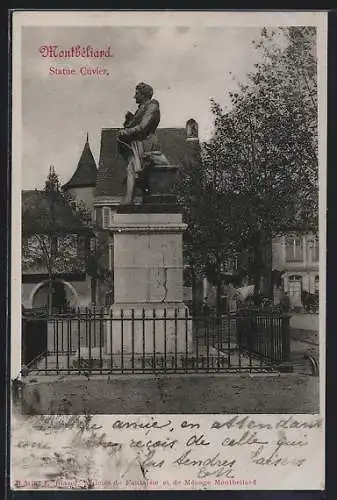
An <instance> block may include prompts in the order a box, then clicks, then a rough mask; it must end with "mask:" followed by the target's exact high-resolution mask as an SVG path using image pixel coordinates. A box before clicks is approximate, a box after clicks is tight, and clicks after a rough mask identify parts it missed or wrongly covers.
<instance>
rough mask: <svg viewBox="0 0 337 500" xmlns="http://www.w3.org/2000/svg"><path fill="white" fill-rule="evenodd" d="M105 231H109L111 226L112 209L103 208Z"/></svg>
mask: <svg viewBox="0 0 337 500" xmlns="http://www.w3.org/2000/svg"><path fill="white" fill-rule="evenodd" d="M102 226H103V229H108V228H109V226H110V207H103V224H102Z"/></svg>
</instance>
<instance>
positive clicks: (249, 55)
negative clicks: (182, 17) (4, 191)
mask: <svg viewBox="0 0 337 500" xmlns="http://www.w3.org/2000/svg"><path fill="white" fill-rule="evenodd" d="M259 33H260V28H256V27H254V28H249V27H241V28H240V27H238V28H233V27H193V28H188V27H186V28H185V27H174V26H173V27H148V28H147V27H118V26H117V27H116V26H112V27H24V28H23V29H22V188H23V189H35V188H41V187H43V185H44V181H45V178H46V176H47V174H48V171H49V167H50V165H53V166H54V168H55V170H56V172H57V173H58V174H59V176H60V179H61V182H67V181H68V180H69V179H70V177H71V175H72V174H73V172H74V171H75V169H76V166H77V163H78V160H79V158H80V154H81V152H82V149H83V146H84V143H85V140H86V134H87V132H88V134H89V143H90V146H91V150H92V152H93V155H94V158H95V160H96V162H97V164H98V159H99V149H100V136H101V129H102V128H109V127H121V126H122V123H123V120H124V115H125V113H126V111H128V110H130V111H132V112H134V111H135V110H136V108H137V105H136V103H135V101H134V99H133V95H134V87H135V85H136V84H137V83H138V82H140V81H145V82H146V83H149V84H151V85H152V87H153V88H154V97H155V98H156V99H158V100H159V103H160V108H161V123H160V127H184V126H185V123H186V121H187V120H188V119H189V118H194V119H195V120H197V122H198V123H199V133H200V138H201V139H202V140H206V139H207V138H208V137H209V136H210V134H211V130H212V123H213V118H212V114H211V111H210V99H211V98H213V99H215V100H216V101H217V102H219V103H220V104H221V105H222V106H225V107H226V106H229V97H228V93H229V91H230V90H233V89H234V88H235V86H236V85H237V83H236V81H242V80H244V79H245V78H246V75H247V73H248V72H249V71H251V70H253V68H254V63H256V62H257V61H258V59H259V57H260V56H259V54H258V52H257V51H256V50H255V49H254V47H253V45H252V41H253V40H254V39H255V40H256V39H258V37H259ZM48 44H53V45H58V46H59V47H60V48H69V47H71V46H73V45H77V44H79V45H81V46H87V45H91V46H92V47H94V48H97V49H106V48H107V47H109V46H110V47H111V53H112V54H113V57H112V58H109V59H102V60H97V59H91V60H90V59H58V60H55V59H49V58H43V57H42V56H41V54H40V51H39V49H40V47H41V46H43V45H48ZM50 66H54V67H58V68H75V69H76V71H77V74H76V75H74V76H56V75H50V74H49V68H50ZM81 66H90V67H96V66H100V67H102V68H106V70H107V71H108V73H109V74H108V75H105V76H81V75H80V74H78V73H79V68H80V67H81ZM234 77H235V79H234Z"/></svg>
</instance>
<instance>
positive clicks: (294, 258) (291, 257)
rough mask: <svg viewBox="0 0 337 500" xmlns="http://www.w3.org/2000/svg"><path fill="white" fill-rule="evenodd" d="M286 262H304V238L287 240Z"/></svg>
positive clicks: (289, 238)
mask: <svg viewBox="0 0 337 500" xmlns="http://www.w3.org/2000/svg"><path fill="white" fill-rule="evenodd" d="M286 262H303V239H302V237H295V238H294V237H288V238H286Z"/></svg>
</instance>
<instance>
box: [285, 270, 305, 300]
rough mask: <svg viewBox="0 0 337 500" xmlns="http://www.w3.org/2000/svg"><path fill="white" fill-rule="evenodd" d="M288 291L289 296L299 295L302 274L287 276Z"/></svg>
mask: <svg viewBox="0 0 337 500" xmlns="http://www.w3.org/2000/svg"><path fill="white" fill-rule="evenodd" d="M288 292H289V296H290V297H297V298H300V297H301V292H302V276H296V275H295V276H289V280H288Z"/></svg>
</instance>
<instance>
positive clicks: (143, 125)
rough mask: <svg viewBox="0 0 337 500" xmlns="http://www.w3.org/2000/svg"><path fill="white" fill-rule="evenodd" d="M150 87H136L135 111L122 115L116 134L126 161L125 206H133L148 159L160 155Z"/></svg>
mask: <svg viewBox="0 0 337 500" xmlns="http://www.w3.org/2000/svg"><path fill="white" fill-rule="evenodd" d="M152 96H153V88H152V87H151V86H150V85H148V84H146V83H143V82H142V83H139V84H138V85H137V86H136V91H135V96H134V98H135V100H136V103H137V104H138V109H137V111H136V113H135V114H133V113H130V112H129V111H128V112H127V113H126V115H125V122H124V128H123V129H121V130H120V131H119V132H118V134H117V141H118V142H117V144H118V151H119V153H120V154H121V155H122V156H123V158H124V159H125V161H126V162H127V175H126V195H125V199H124V203H125V204H129V203H132V202H133V201H134V195H135V185H136V180H137V179H141V180H142V177H143V176H144V171H145V170H146V168H147V167H148V166H149V165H150V164H151V156H152V155H153V154H160V148H159V144H158V141H157V137H156V133H155V132H156V130H157V127H158V125H159V122H160V109H159V102H158V101H157V100H156V99H152Z"/></svg>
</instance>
